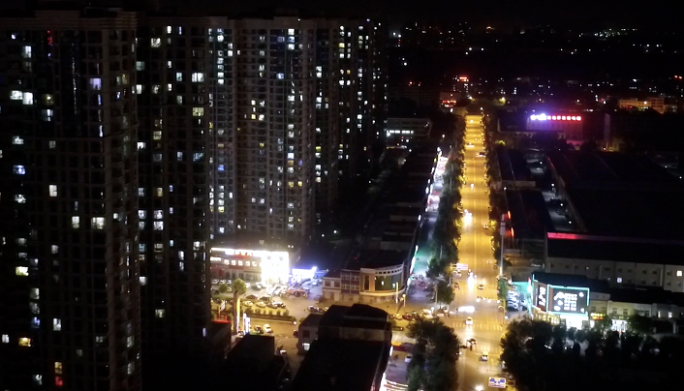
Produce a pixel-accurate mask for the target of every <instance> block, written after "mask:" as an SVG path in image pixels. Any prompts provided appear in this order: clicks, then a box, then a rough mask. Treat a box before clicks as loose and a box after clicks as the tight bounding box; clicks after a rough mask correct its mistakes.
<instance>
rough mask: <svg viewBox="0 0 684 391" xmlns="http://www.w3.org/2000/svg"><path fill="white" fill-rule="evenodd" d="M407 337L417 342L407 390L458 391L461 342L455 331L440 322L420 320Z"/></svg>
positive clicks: (409, 328) (415, 323) (409, 366)
mask: <svg viewBox="0 0 684 391" xmlns="http://www.w3.org/2000/svg"><path fill="white" fill-rule="evenodd" d="M408 336H409V337H411V338H414V339H415V340H416V344H415V345H414V346H413V351H412V353H413V358H412V359H411V362H409V365H408V374H409V379H408V390H409V391H417V390H423V391H444V390H456V389H457V387H458V372H457V371H456V361H458V353H459V346H460V342H459V340H458V337H457V336H456V334H454V330H453V329H452V328H451V327H448V326H446V325H445V324H444V323H442V322H441V321H440V320H439V319H437V318H435V319H422V318H418V319H416V320H415V322H413V323H412V324H411V325H410V326H409V327H408Z"/></svg>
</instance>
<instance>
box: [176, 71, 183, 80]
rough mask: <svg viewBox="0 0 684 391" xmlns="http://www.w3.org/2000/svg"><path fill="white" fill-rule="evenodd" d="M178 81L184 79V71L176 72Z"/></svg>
mask: <svg viewBox="0 0 684 391" xmlns="http://www.w3.org/2000/svg"><path fill="white" fill-rule="evenodd" d="M176 81H183V72H176Z"/></svg>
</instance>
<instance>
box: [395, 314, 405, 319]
mask: <svg viewBox="0 0 684 391" xmlns="http://www.w3.org/2000/svg"><path fill="white" fill-rule="evenodd" d="M393 317H394V319H396V320H402V319H403V318H402V316H401V314H394V315H393Z"/></svg>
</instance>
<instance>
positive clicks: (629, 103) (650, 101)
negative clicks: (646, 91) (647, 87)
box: [618, 97, 676, 114]
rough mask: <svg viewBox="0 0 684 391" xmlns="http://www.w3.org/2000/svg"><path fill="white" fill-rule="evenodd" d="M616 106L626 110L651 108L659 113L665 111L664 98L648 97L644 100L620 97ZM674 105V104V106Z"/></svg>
mask: <svg viewBox="0 0 684 391" xmlns="http://www.w3.org/2000/svg"><path fill="white" fill-rule="evenodd" d="M618 106H619V107H620V108H621V109H626V110H647V109H651V110H653V111H656V112H658V113H660V114H663V113H665V98H658V97H649V98H647V99H646V100H639V99H620V100H618ZM675 107H676V106H675Z"/></svg>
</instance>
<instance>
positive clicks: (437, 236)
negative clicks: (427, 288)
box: [427, 117, 465, 302]
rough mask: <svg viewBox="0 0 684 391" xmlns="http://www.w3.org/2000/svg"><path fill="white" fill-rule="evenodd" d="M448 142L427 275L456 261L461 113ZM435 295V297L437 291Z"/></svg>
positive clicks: (443, 270)
mask: <svg viewBox="0 0 684 391" xmlns="http://www.w3.org/2000/svg"><path fill="white" fill-rule="evenodd" d="M452 145H453V147H452V149H451V151H450V152H449V158H448V161H447V164H446V166H445V170H444V175H443V179H444V184H443V186H442V193H441V194H440V200H439V209H438V210H437V220H436V222H435V228H434V231H433V233H432V250H433V256H432V259H430V264H429V265H428V271H427V274H428V277H430V278H436V277H438V276H446V275H447V274H448V273H449V267H450V265H451V264H452V263H457V262H458V248H457V247H456V243H458V241H459V240H460V238H461V234H460V230H459V226H458V222H459V221H460V220H461V217H462V211H461V209H460V207H459V205H460V203H461V185H462V183H463V160H464V158H465V119H464V118H463V117H456V124H455V129H454V138H453V142H452ZM447 285H448V284H447ZM437 296H438V298H439V296H440V295H439V294H438V295H437ZM452 298H453V292H452ZM449 302H450V301H449Z"/></svg>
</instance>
